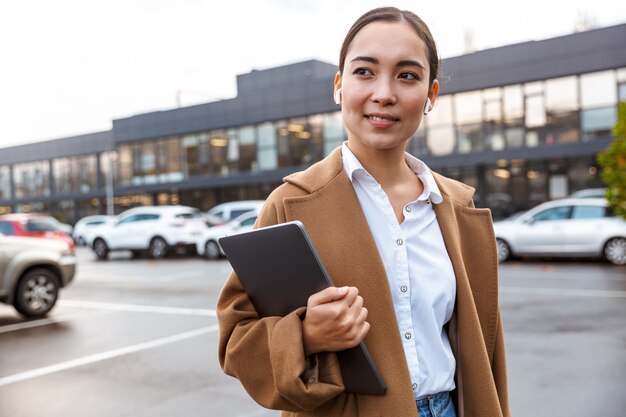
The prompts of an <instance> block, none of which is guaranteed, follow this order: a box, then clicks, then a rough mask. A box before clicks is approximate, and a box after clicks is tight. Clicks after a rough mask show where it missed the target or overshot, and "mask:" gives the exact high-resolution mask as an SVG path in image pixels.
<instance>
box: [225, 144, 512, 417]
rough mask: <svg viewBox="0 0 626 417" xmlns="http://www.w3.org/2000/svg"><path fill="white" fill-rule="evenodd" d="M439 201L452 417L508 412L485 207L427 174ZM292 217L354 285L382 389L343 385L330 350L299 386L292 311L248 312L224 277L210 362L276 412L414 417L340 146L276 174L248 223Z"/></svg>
mask: <svg viewBox="0 0 626 417" xmlns="http://www.w3.org/2000/svg"><path fill="white" fill-rule="evenodd" d="M435 180H436V182H437V185H438V186H439V188H440V190H441V193H442V195H443V202H442V203H441V204H437V205H435V206H434V207H435V212H436V214H437V220H438V222H439V225H440V228H441V232H442V234H443V238H444V241H445V245H446V248H447V250H448V254H449V255H450V259H451V261H452V264H453V267H454V272H455V275H456V282H457V298H456V306H455V312H454V315H453V318H452V320H451V321H450V323H449V325H448V335H449V338H450V342H451V345H452V349H453V351H454V354H455V357H456V361H457V372H456V378H455V381H456V385H457V389H456V390H455V392H454V396H453V397H454V399H455V403H456V404H457V413H458V416H459V417H506V416H509V415H510V414H509V408H508V398H507V381H506V365H505V357H504V340H503V336H502V323H501V320H500V314H499V308H498V266H497V259H496V249H495V238H494V234H493V228H492V223H491V215H490V212H489V210H487V209H476V208H474V205H473V203H472V195H473V193H474V190H473V189H472V188H471V187H468V186H466V185H464V184H461V183H459V182H456V181H454V180H451V179H447V178H445V177H442V176H440V175H437V174H435ZM291 220H300V221H301V222H302V223H304V225H305V226H306V228H307V231H308V232H309V235H310V236H311V239H312V240H313V243H314V245H315V247H316V249H317V251H318V252H319V255H320V257H321V259H322V261H323V262H324V265H325V266H326V269H327V270H328V272H329V274H330V276H331V277H332V279H333V281H334V283H335V285H336V286H344V285H350V286H355V287H357V288H358V289H359V294H360V295H362V296H363V299H364V304H365V307H367V309H368V311H369V314H368V321H369V323H370V325H371V329H370V331H369V334H368V335H367V337H366V338H365V344H366V346H367V348H368V350H369V352H370V354H371V356H372V358H373V360H374V362H375V364H376V366H377V368H378V370H379V371H380V373H381V375H382V378H383V380H384V381H385V384H386V385H387V393H386V394H385V395H383V396H374V395H359V394H353V393H344V392H343V391H344V390H343V385H342V379H341V374H340V371H339V365H338V362H337V357H336V355H335V354H334V353H321V354H318V360H319V382H316V383H311V384H305V383H304V382H302V380H301V378H300V375H301V374H302V372H303V371H304V369H305V356H304V350H303V345H302V333H301V331H302V327H301V320H300V317H301V316H302V314H303V312H304V310H305V307H303V308H301V309H298V310H297V311H294V312H293V313H291V314H289V315H288V316H286V317H267V318H263V319H259V317H258V315H257V314H256V312H255V310H254V308H253V306H252V304H251V302H250V300H249V299H248V297H247V296H246V293H245V292H244V291H243V289H242V287H241V284H240V283H239V280H238V279H237V276H236V275H235V274H231V275H230V277H229V279H228V281H227V282H226V284H225V286H224V288H223V290H222V293H221V294H220V298H219V300H218V305H217V315H218V319H219V324H220V340H219V360H220V364H221V366H222V368H223V369H224V372H226V373H227V374H229V375H232V376H234V377H236V378H238V379H239V380H240V381H241V383H242V384H243V386H244V388H245V389H246V391H247V392H248V393H249V394H250V396H251V397H252V398H254V399H255V400H256V401H257V402H258V403H259V404H261V405H262V406H264V407H268V408H273V409H279V410H284V412H283V416H293V415H298V416H325V417H331V416H368V417H369V416H389V417H404V416H406V417H409V416H410V417H415V415H416V414H417V413H416V408H415V400H414V398H413V390H412V388H411V379H410V377H409V371H408V368H407V364H406V358H405V356H404V350H403V347H402V340H401V337H400V333H399V330H398V325H397V322H396V316H395V313H394V308H393V301H392V298H391V292H390V289H389V284H388V281H387V276H386V273H385V269H384V266H383V264H382V261H381V259H380V255H379V254H378V251H377V248H376V244H375V242H374V238H373V236H372V234H371V232H370V229H369V227H368V225H367V221H366V219H365V216H364V214H363V211H362V210H361V207H360V205H359V201H358V199H357V196H356V194H355V192H354V189H353V188H352V184H351V183H350V180H349V178H348V176H347V175H346V173H345V171H344V170H343V167H342V160H341V149H340V148H337V149H336V150H334V151H333V152H332V153H331V154H330V155H329V156H328V157H326V158H325V159H324V160H323V161H321V162H319V163H317V164H315V165H313V166H312V167H310V168H309V169H307V170H306V171H304V172H300V173H296V174H293V175H291V176H289V177H287V178H285V184H283V185H282V186H280V187H278V188H277V189H276V190H275V191H274V192H273V193H272V194H271V195H270V197H269V198H268V200H267V203H266V205H265V207H264V209H263V210H262V213H261V215H260V216H259V220H258V221H257V226H259V227H260V226H267V225H270V224H276V223H282V222H287V221H291Z"/></svg>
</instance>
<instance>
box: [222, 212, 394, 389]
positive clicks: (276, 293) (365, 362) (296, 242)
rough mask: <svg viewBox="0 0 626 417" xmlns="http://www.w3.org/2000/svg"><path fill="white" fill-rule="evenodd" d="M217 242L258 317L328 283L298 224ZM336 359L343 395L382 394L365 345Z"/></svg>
mask: <svg viewBox="0 0 626 417" xmlns="http://www.w3.org/2000/svg"><path fill="white" fill-rule="evenodd" d="M219 243H220V245H221V246H222V249H223V250H224V253H225V254H226V256H227V257H228V260H229V262H230V264H231V265H232V267H233V270H234V271H235V273H236V274H237V277H238V278H239V281H241V284H242V285H243V287H244V289H245V290H246V292H247V293H248V296H249V297H250V300H251V301H252V304H254V307H255V309H256V310H257V312H258V313H259V315H260V316H262V317H269V316H285V315H287V314H289V313H291V312H292V311H294V310H296V309H297V308H299V307H303V306H306V304H307V300H308V298H309V296H311V295H312V294H314V293H316V292H319V291H321V290H323V289H324V288H327V287H329V286H332V285H333V283H332V280H331V279H330V277H329V276H328V273H327V272H326V269H325V268H324V265H323V264H322V262H321V260H320V258H319V256H318V255H317V252H316V251H315V248H314V247H313V244H312V242H311V240H310V239H309V237H308V235H307V233H306V230H305V229H304V225H303V224H302V223H301V222H299V221H293V222H288V223H281V224H277V225H273V226H268V227H264V228H259V229H254V230H252V231H250V232H246V233H240V234H237V235H232V236H227V237H223V238H221V239H219ZM337 357H338V359H339V364H340V366H341V375H342V377H343V383H344V385H345V387H346V391H347V392H354V393H361V394H378V395H382V394H384V393H385V391H386V387H385V383H384V382H383V380H382V378H381V376H380V374H379V373H378V371H377V370H376V366H375V365H374V362H373V361H372V358H371V357H370V354H369V352H368V351H367V348H366V347H365V344H363V343H360V344H359V345H358V346H356V347H354V348H352V349H347V350H344V351H341V352H337Z"/></svg>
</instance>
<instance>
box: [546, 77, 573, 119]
mask: <svg viewBox="0 0 626 417" xmlns="http://www.w3.org/2000/svg"><path fill="white" fill-rule="evenodd" d="M545 97H546V109H547V110H548V111H573V110H578V84H577V82H576V77H563V78H555V79H551V80H547V81H546V96H545Z"/></svg>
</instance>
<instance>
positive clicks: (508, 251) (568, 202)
mask: <svg viewBox="0 0 626 417" xmlns="http://www.w3.org/2000/svg"><path fill="white" fill-rule="evenodd" d="M494 230H495V234H496V242H497V247H498V260H499V261H500V262H502V261H505V260H507V259H509V258H510V257H511V256H516V255H518V256H555V257H560V256H563V257H582V256H584V257H603V258H605V259H607V260H608V261H609V262H611V263H613V264H616V265H624V264H626V221H624V220H622V219H620V218H618V217H616V216H615V215H614V214H612V213H611V211H610V210H609V208H608V207H607V202H606V200H605V199H603V198H577V199H574V198H570V199H563V200H555V201H549V202H546V203H543V204H540V205H538V206H537V207H535V208H533V209H531V210H528V211H527V212H525V213H523V214H521V215H520V216H518V217H516V218H513V219H507V220H502V221H497V222H495V223H494Z"/></svg>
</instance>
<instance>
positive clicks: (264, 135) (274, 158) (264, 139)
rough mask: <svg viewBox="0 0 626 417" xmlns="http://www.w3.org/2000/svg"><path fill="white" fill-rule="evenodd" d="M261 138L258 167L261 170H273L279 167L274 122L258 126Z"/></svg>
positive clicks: (258, 133) (258, 134)
mask: <svg viewBox="0 0 626 417" xmlns="http://www.w3.org/2000/svg"><path fill="white" fill-rule="evenodd" d="M257 137H258V138H259V151H258V156H257V157H258V160H257V162H258V167H259V169H260V170H262V171H265V170H271V169H276V168H277V167H278V152H277V151H278V149H277V146H276V144H277V139H278V138H277V132H276V129H275V127H274V124H273V123H270V122H267V123H262V124H260V125H259V126H258V127H257Z"/></svg>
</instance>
